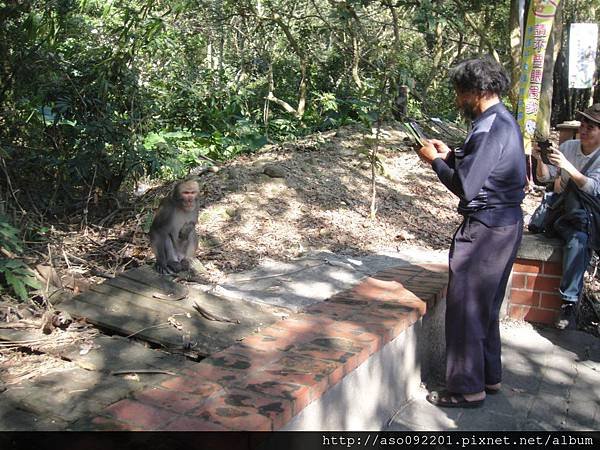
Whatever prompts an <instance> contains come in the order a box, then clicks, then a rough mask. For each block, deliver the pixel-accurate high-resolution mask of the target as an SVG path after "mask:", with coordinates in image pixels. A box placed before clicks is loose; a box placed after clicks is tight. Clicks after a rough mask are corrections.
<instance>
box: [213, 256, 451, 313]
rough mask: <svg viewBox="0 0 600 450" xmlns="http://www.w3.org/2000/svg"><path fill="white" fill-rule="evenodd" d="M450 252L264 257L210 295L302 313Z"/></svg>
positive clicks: (441, 260)
mask: <svg viewBox="0 0 600 450" xmlns="http://www.w3.org/2000/svg"><path fill="white" fill-rule="evenodd" d="M447 260H448V254H447V252H442V251H429V250H425V249H422V248H418V247H415V248H406V249H404V250H402V251H391V250H383V251H381V252H379V253H377V254H376V255H366V256H344V255H338V254H334V253H331V252H317V253H311V254H308V255H306V256H305V257H303V258H299V259H296V260H292V261H289V262H280V261H273V260H270V259H265V260H264V261H262V262H261V264H260V265H259V267H257V268H256V269H254V270H251V271H247V272H243V273H238V274H232V275H229V276H228V277H227V278H226V279H225V281H224V282H223V283H221V284H220V285H218V286H216V287H215V288H213V289H211V290H210V291H209V292H210V293H211V294H214V295H217V296H223V297H231V298H239V299H242V298H243V299H244V300H248V301H253V302H258V303H266V304H269V305H273V306H280V307H285V308H289V309H290V310H292V311H294V312H299V311H301V310H303V309H305V308H306V307H308V306H310V305H312V304H314V303H317V302H320V301H323V300H326V299H328V298H330V297H332V296H333V295H335V294H337V293H338V292H340V291H343V290H345V289H348V288H349V287H351V286H352V285H354V284H356V283H358V282H359V281H360V280H361V279H362V278H364V277H366V276H369V275H373V274H374V273H376V272H380V271H382V270H385V269H388V268H390V267H402V266H408V265H410V264H414V263H446V262H447Z"/></svg>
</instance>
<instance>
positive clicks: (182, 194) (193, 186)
mask: <svg viewBox="0 0 600 450" xmlns="http://www.w3.org/2000/svg"><path fill="white" fill-rule="evenodd" d="M178 191H179V192H178V200H179V205H180V207H181V208H182V209H183V210H185V211H192V210H193V209H194V208H195V207H196V198H197V197H198V192H199V188H198V183H196V182H195V181H190V182H187V183H182V184H181V185H180V186H179V189H178Z"/></svg>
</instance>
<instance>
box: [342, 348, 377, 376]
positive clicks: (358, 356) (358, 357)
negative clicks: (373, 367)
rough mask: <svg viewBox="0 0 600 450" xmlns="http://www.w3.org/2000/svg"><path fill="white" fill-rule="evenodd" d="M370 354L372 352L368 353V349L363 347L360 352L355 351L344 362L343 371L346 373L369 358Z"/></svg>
mask: <svg viewBox="0 0 600 450" xmlns="http://www.w3.org/2000/svg"><path fill="white" fill-rule="evenodd" d="M371 354H372V353H369V350H368V349H366V348H365V349H363V351H361V352H360V353H355V354H354V355H352V356H351V357H350V358H349V359H348V361H347V362H346V363H345V364H344V373H345V374H346V375H347V374H349V373H350V372H352V371H353V370H355V369H356V368H357V367H358V366H360V365H361V364H362V363H363V362H365V361H366V360H367V359H369V356H371Z"/></svg>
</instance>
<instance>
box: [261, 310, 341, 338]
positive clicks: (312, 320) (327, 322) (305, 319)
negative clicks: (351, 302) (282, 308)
mask: <svg viewBox="0 0 600 450" xmlns="http://www.w3.org/2000/svg"><path fill="white" fill-rule="evenodd" d="M331 325H335V320H332V319H329V318H328V317H319V316H316V315H312V314H294V315H292V316H290V317H288V318H287V319H285V320H279V321H278V322H275V323H274V324H273V325H272V327H274V328H278V329H281V330H290V331H293V332H294V333H317V332H318V331H319V330H320V329H321V328H323V327H325V326H331Z"/></svg>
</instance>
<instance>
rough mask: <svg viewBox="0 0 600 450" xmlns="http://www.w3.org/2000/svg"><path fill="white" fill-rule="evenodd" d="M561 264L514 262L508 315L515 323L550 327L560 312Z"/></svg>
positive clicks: (529, 261) (518, 259)
mask: <svg viewBox="0 0 600 450" xmlns="http://www.w3.org/2000/svg"><path fill="white" fill-rule="evenodd" d="M561 273H562V267H561V263H560V262H557V261H540V260H533V259H525V258H517V259H516V260H515V264H514V266H513V271H512V283H511V286H510V293H509V297H508V301H509V303H508V315H509V316H510V317H511V318H513V319H517V320H525V321H527V322H536V323H544V324H553V323H554V321H555V320H556V318H557V317H558V313H559V310H560V305H561V299H560V296H559V295H558V288H559V285H560V278H561Z"/></svg>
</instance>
